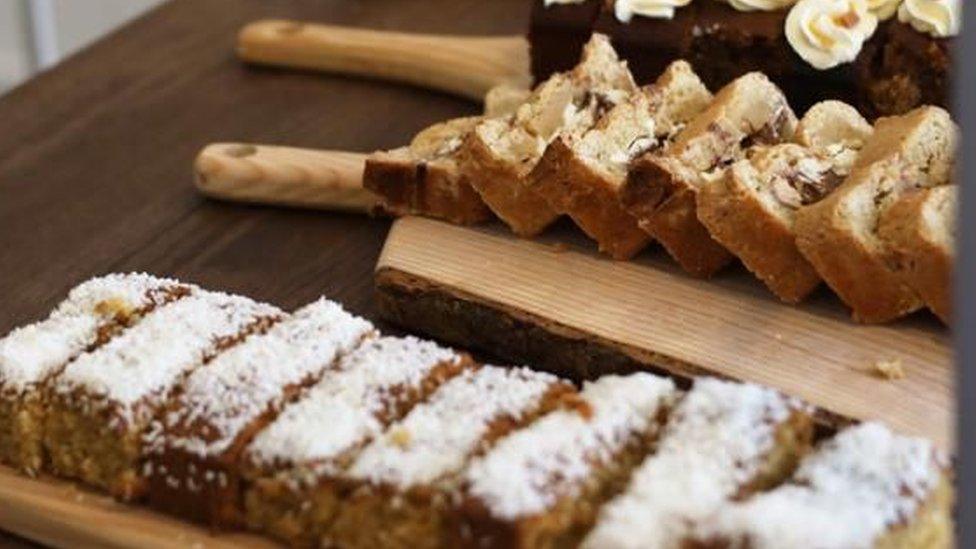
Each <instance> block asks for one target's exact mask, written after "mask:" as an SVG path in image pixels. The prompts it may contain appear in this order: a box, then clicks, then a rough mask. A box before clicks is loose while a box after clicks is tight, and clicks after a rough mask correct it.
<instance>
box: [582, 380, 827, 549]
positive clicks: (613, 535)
mask: <svg viewBox="0 0 976 549" xmlns="http://www.w3.org/2000/svg"><path fill="white" fill-rule="evenodd" d="M812 432H813V422H812V419H811V417H810V415H809V412H808V410H807V408H806V406H805V405H802V404H801V403H799V402H797V401H795V400H793V399H790V398H788V397H785V396H783V395H781V394H780V393H778V392H776V391H773V390H772V389H767V388H764V387H760V386H757V385H751V384H743V383H734V382H727V381H720V380H717V379H712V378H699V379H697V380H696V381H695V384H694V386H693V387H692V389H691V391H690V392H689V393H688V394H687V395H686V396H685V397H684V399H683V400H682V401H681V402H680V403H679V404H678V405H677V407H676V408H675V411H674V413H673V414H672V416H671V418H670V419H669V421H668V424H667V426H666V428H665V431H664V433H663V434H662V437H661V442H660V445H659V447H658V449H657V452H656V453H655V454H653V455H652V456H650V457H648V458H647V459H646V460H645V461H644V462H643V463H642V464H641V465H640V466H639V467H638V468H637V470H636V471H635V472H634V475H633V477H632V478H631V480H630V482H629V484H628V485H627V488H626V490H625V491H624V493H623V494H621V495H620V496H618V497H616V498H614V499H612V500H610V502H608V503H607V504H606V505H605V506H603V508H602V510H601V511H600V514H599V518H598V519H597V524H596V527H595V528H594V529H593V530H592V531H591V532H590V533H589V535H588V536H587V537H586V539H585V540H584V542H583V545H582V547H584V548H587V549H614V548H617V549H619V548H640V549H650V548H676V547H681V542H682V540H684V539H685V537H686V536H687V535H688V534H689V533H690V530H689V528H690V527H691V526H692V525H694V524H695V523H696V522H698V521H700V520H702V519H705V518H706V517H708V516H709V515H710V514H711V513H713V512H714V511H715V510H716V509H717V508H719V507H720V506H721V505H722V504H723V503H724V502H726V501H728V500H730V499H732V498H734V497H743V496H745V495H747V494H749V493H751V492H753V491H757V490H762V489H764V488H767V487H769V486H773V485H776V484H778V483H779V482H780V481H781V480H783V479H785V478H787V477H789V475H790V474H792V472H793V468H794V467H795V465H796V463H797V462H798V460H799V459H800V457H801V456H802V455H803V454H805V453H806V452H807V450H808V447H809V445H810V441H811V438H812Z"/></svg>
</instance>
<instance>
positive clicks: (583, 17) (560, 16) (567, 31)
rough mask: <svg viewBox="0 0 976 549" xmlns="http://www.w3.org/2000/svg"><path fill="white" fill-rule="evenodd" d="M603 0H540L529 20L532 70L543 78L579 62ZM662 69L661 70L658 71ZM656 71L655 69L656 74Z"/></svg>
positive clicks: (540, 78)
mask: <svg viewBox="0 0 976 549" xmlns="http://www.w3.org/2000/svg"><path fill="white" fill-rule="evenodd" d="M603 1H604V0H583V1H582V2H578V1H577V2H565V1H562V2H561V1H559V0H537V1H534V2H533V4H532V18H531V23H530V24H529V44H531V50H532V51H531V57H532V74H533V75H535V78H536V82H542V81H543V80H545V79H547V78H549V77H550V76H551V75H553V74H554V73H557V72H565V71H568V70H570V69H572V68H573V67H575V66H576V63H578V62H579V58H580V54H581V53H582V51H583V44H586V42H587V41H588V40H589V39H590V34H591V33H592V31H593V22H594V21H595V20H596V17H597V15H598V14H599V13H600V7H601V6H602V5H603ZM658 72H660V71H658ZM656 74H657V73H655V75H656Z"/></svg>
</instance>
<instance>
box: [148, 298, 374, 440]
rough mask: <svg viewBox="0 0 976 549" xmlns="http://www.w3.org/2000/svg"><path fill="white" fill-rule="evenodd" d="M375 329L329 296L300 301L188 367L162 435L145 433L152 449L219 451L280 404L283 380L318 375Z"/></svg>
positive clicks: (290, 382) (296, 380)
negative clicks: (289, 312)
mask: <svg viewBox="0 0 976 549" xmlns="http://www.w3.org/2000/svg"><path fill="white" fill-rule="evenodd" d="M372 330H373V326H372V324H370V323H369V322H367V321H366V320H363V319H361V318H357V317H354V316H352V315H350V314H349V313H347V312H346V311H344V310H343V309H342V307H340V306H339V305H337V304H336V303H333V302H332V301H329V300H327V299H321V300H319V301H316V302H314V303H312V304H310V305H307V306H305V307H304V308H302V309H300V310H299V311H297V312H296V313H295V314H294V315H293V316H291V317H289V318H287V319H285V320H283V321H281V322H279V323H278V324H276V325H275V326H274V327H272V328H271V329H270V330H269V331H268V332H267V333H265V334H263V335H258V336H254V337H251V338H249V339H248V340H247V341H245V342H244V343H242V344H240V345H238V346H236V347H234V348H232V349H230V350H228V351H227V352H225V353H223V354H221V355H219V356H217V358H215V359H214V360H213V361H212V362H211V363H210V364H208V365H207V367H206V368H199V369H197V370H195V371H194V372H193V373H192V374H190V376H189V377H188V378H187V380H186V381H185V382H184V383H183V384H182V387H181V389H182V390H181V393H180V395H179V398H178V399H177V402H176V406H175V407H174V411H172V412H171V413H168V414H166V416H165V417H164V418H162V420H163V422H164V425H163V426H162V427H163V436H162V437H156V438H155V439H154V440H151V441H149V442H150V444H151V445H152V449H153V450H156V451H161V450H163V449H164V448H173V449H182V450H184V451H187V452H190V453H193V454H197V455H200V456H201V457H204V456H208V455H216V454H220V453H222V452H224V451H225V450H226V449H227V448H228V447H229V446H230V445H231V444H232V443H233V442H234V440H235V439H236V438H237V436H238V435H239V434H240V433H241V431H242V430H244V429H245V428H246V427H247V426H248V425H249V424H250V423H251V422H252V421H253V420H254V419H255V418H257V417H259V416H260V415H261V414H263V413H265V412H266V411H267V410H268V409H269V406H270V407H272V408H275V409H277V408H279V407H280V406H281V405H282V404H283V402H282V401H281V399H282V398H283V397H284V394H283V391H284V389H285V388H286V387H288V386H292V385H297V384H300V383H302V382H305V381H307V380H308V379H309V378H314V377H318V376H319V375H321V373H322V372H323V371H324V370H325V369H326V368H328V367H329V366H330V365H332V363H333V362H334V361H335V359H336V357H338V356H339V355H340V354H342V353H345V352H348V351H349V350H350V349H352V348H353V347H355V345H356V344H358V343H359V342H360V341H361V340H362V338H363V337H364V336H366V335H367V334H368V333H370V332H371V331H372ZM156 432H158V431H156Z"/></svg>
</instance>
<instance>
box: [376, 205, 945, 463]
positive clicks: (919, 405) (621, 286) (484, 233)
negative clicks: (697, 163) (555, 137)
mask: <svg viewBox="0 0 976 549" xmlns="http://www.w3.org/2000/svg"><path fill="white" fill-rule="evenodd" d="M376 286H377V298H378V305H379V308H380V311H381V314H382V315H383V316H384V317H385V318H386V319H387V320H390V321H392V322H394V323H397V324H400V325H403V326H406V327H409V328H411V329H414V330H419V331H422V332H425V333H427V334H429V335H432V336H435V337H438V338H441V339H443V340H446V341H448V342H450V343H453V344H456V345H460V346H465V347H471V348H475V349H479V350H483V351H485V352H488V353H490V354H492V355H495V356H499V357H501V358H504V359H506V360H510V361H513V362H524V363H528V364H533V365H536V366H539V367H542V368H545V369H547V370H551V371H554V372H557V373H560V374H563V375H570V376H572V377H575V378H578V379H586V378H592V377H596V376H598V375H600V374H603V373H607V372H621V371H633V370H638V369H647V370H652V371H658V372H667V373H669V374H672V375H675V376H677V377H678V378H684V379H687V378H690V377H691V376H695V375H701V374H711V375H718V376H723V377H728V378H733V379H739V380H748V381H754V382H759V383H763V384H766V385H769V386H772V387H776V388H778V389H781V390H783V391H785V392H786V393H788V394H791V395H795V396H798V397H801V398H803V399H805V400H806V401H808V402H810V403H811V404H814V405H815V406H817V407H818V408H819V413H820V417H821V418H822V419H823V420H824V422H825V423H826V424H828V425H836V424H838V423H843V422H847V421H851V420H867V419H878V420H882V421H885V422H886V423H888V424H889V425H890V426H892V427H893V428H895V429H897V430H899V431H902V432H904V433H908V434H914V435H921V436H924V437H927V438H929V439H932V440H934V441H935V442H936V443H937V444H939V445H940V446H942V447H943V448H945V449H948V450H951V448H952V447H953V444H952V436H953V417H954V415H953V406H954V404H953V402H954V400H953V363H952V350H951V346H950V341H949V340H950V338H949V333H948V330H946V329H945V328H944V327H942V326H940V325H939V324H938V323H937V321H935V320H934V318H932V317H929V316H928V315H926V314H920V315H916V316H915V317H913V318H911V319H908V320H906V321H903V322H901V323H898V324H895V325H890V326H862V325H857V324H854V323H853V322H852V321H851V320H850V319H849V317H848V313H847V311H846V309H844V307H843V306H842V305H841V304H840V303H839V302H838V301H837V299H836V298H835V297H833V296H832V295H830V293H829V292H828V291H826V290H824V291H822V292H820V293H818V295H816V296H815V297H814V298H813V299H812V300H811V302H809V303H806V304H804V305H802V306H800V307H791V306H787V305H783V304H780V303H779V302H777V301H776V300H775V299H774V298H772V297H771V296H770V295H769V294H768V293H767V292H766V290H765V288H763V287H762V285H761V284H759V283H758V282H757V281H756V280H755V279H753V278H752V277H751V276H750V275H749V274H748V273H747V272H745V271H744V270H738V271H737V270H735V269H733V270H732V271H731V272H729V273H725V274H723V275H720V276H718V277H717V278H716V279H714V280H711V281H703V280H697V279H693V278H690V277H688V276H686V275H684V274H683V273H681V272H679V270H678V269H677V268H676V267H674V266H673V265H672V264H671V263H670V262H669V261H668V260H667V258H666V256H665V254H663V252H661V251H660V250H656V249H653V248H652V249H651V250H649V251H647V252H645V253H643V254H642V255H641V256H640V257H639V258H638V259H637V260H636V261H631V262H614V261H611V260H608V259H605V258H603V257H600V256H599V255H597V254H596V252H595V250H594V249H592V247H591V246H590V245H589V244H588V243H586V242H584V241H583V239H582V238H581V237H580V236H579V235H578V233H577V232H576V231H574V230H572V229H571V228H570V227H567V226H562V227H557V228H555V229H554V230H551V231H549V234H548V236H547V237H546V238H543V239H542V240H539V241H529V240H522V239H518V238H516V237H513V236H511V235H510V234H509V233H507V232H506V231H504V230H503V229H502V228H501V227H500V226H488V227H485V228H478V229H472V228H463V227H456V226H452V225H448V224H445V223H440V222H437V221H431V220H427V219H421V218H404V219H401V220H399V221H397V222H396V223H395V224H394V225H393V228H392V230H391V232H390V234H389V236H388V238H387V241H386V245H385V247H384V249H383V253H382V255H381V256H380V259H379V262H378V264H377V269H376ZM879 362H888V363H896V364H900V365H901V367H902V368H903V370H904V374H905V375H904V377H903V378H901V379H888V378H885V377H882V376H881V375H880V374H879V373H878V371H877V364H878V363H879Z"/></svg>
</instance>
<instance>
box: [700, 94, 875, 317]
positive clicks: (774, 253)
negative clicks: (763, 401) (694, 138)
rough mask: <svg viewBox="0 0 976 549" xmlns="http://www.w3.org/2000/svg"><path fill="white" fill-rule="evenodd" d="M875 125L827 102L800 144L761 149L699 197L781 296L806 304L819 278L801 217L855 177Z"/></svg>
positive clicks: (816, 110) (800, 131) (713, 225)
mask: <svg viewBox="0 0 976 549" xmlns="http://www.w3.org/2000/svg"><path fill="white" fill-rule="evenodd" d="M871 132H872V128H871V125H870V124H868V123H867V121H866V120H864V119H863V118H862V117H861V115H859V114H858V113H857V111H856V110H854V108H853V107H851V106H849V105H847V104H845V103H840V102H838V101H825V102H823V103H818V104H817V105H814V106H813V107H811V109H810V110H809V111H808V112H807V114H806V115H804V117H803V119H801V120H800V123H799V124H798V126H797V132H796V141H797V143H784V144H780V145H772V146H757V147H754V148H753V149H750V150H749V151H747V153H746V158H744V159H742V160H739V161H737V162H735V163H734V164H732V166H731V167H730V168H729V169H728V170H727V171H726V173H725V175H724V176H722V177H719V178H716V179H714V180H712V181H709V182H708V183H706V184H705V185H704V186H703V187H702V189H701V191H700V192H699V193H698V197H697V198H698V200H697V205H698V219H699V220H700V221H701V222H702V223H703V224H704V225H705V227H706V228H707V229H708V232H709V234H711V235H712V238H714V239H715V240H717V241H718V242H719V243H721V244H722V245H723V246H725V247H726V249H728V250H729V251H731V252H732V253H733V254H735V255H736V256H737V257H738V258H739V259H740V260H741V261H742V263H743V264H744V265H745V266H746V267H747V268H748V269H749V270H750V271H752V272H753V274H755V275H756V276H757V277H758V278H759V279H760V280H762V281H763V282H764V283H765V284H766V286H767V287H768V288H769V289H770V290H771V291H772V292H773V293H774V294H776V296H777V297H779V298H780V299H781V300H783V301H785V302H787V303H799V302H800V301H802V300H803V299H804V298H805V297H806V296H807V295H809V294H810V292H812V291H813V290H814V289H816V288H817V286H818V285H819V284H820V282H821V280H820V275H819V274H817V271H816V269H814V268H813V266H812V265H810V263H809V262H808V261H807V260H806V258H804V257H803V254H801V253H800V251H799V250H798V249H797V247H796V235H795V233H794V223H795V218H796V211H797V210H798V209H800V208H802V207H804V206H807V205H809V204H812V203H814V202H817V201H819V200H821V199H823V197H825V196H827V195H828V194H830V193H831V192H832V191H833V190H834V189H835V188H836V187H837V186H838V185H839V184H840V183H841V181H843V179H844V177H846V176H847V174H848V173H849V172H850V168H851V165H852V164H853V162H854V159H855V158H856V157H857V153H858V151H859V150H860V149H861V147H862V146H863V144H864V140H865V139H866V138H867V137H868V136H869V135H870V134H871Z"/></svg>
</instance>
